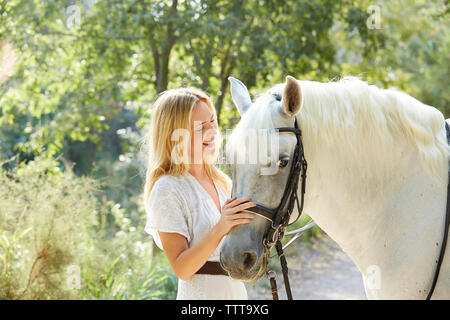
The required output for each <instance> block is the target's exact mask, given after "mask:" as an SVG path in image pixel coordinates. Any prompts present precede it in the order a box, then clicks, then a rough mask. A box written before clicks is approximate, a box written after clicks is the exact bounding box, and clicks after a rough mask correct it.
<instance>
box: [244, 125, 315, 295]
mask: <svg viewBox="0 0 450 320" xmlns="http://www.w3.org/2000/svg"><path fill="white" fill-rule="evenodd" d="M275 130H276V131H277V132H292V133H294V134H295V136H296V138H297V143H296V145H295V149H294V155H293V157H292V163H291V167H290V170H289V176H288V179H287V182H286V187H285V189H284V193H283V196H282V198H281V201H280V204H279V205H278V207H277V208H276V209H270V208H267V207H265V206H262V205H259V204H256V206H254V207H251V208H248V209H246V211H251V212H252V213H254V214H257V215H259V216H261V217H263V218H265V219H267V220H269V221H270V223H271V225H270V228H269V229H268V230H267V232H266V234H265V235H264V237H263V246H264V261H263V268H264V274H265V275H266V276H268V277H269V278H270V283H271V286H272V294H273V298H274V300H278V293H277V289H276V281H275V273H274V272H273V271H267V264H268V260H269V253H270V249H271V248H272V247H273V246H274V245H275V248H276V250H277V253H278V256H279V258H280V263H281V267H282V272H283V277H284V283H285V287H286V294H287V297H288V299H289V300H292V293H291V288H290V285H289V278H288V268H287V263H286V258H285V256H284V253H283V246H282V245H281V239H282V238H283V237H284V232H285V229H286V227H287V226H288V224H289V220H290V217H291V214H292V211H293V209H294V205H295V203H296V204H297V209H298V217H297V218H296V220H297V219H298V218H299V217H300V215H301V214H302V211H303V202H304V195H305V187H306V170H307V167H308V163H307V162H306V159H305V154H304V150H303V142H302V132H301V130H300V129H299V128H298V124H297V118H296V117H294V127H279V128H275ZM300 174H301V178H302V185H301V196H300V201H299V199H298V196H297V189H298V180H299V176H300ZM294 222H295V221H294Z"/></svg>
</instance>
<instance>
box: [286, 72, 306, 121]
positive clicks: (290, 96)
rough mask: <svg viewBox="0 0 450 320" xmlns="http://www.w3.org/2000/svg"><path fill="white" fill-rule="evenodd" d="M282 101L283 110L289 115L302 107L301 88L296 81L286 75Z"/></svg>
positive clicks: (292, 114)
mask: <svg viewBox="0 0 450 320" xmlns="http://www.w3.org/2000/svg"><path fill="white" fill-rule="evenodd" d="M282 103H283V109H284V112H286V113H287V114H288V115H290V116H294V115H295V114H297V112H299V111H300V108H301V107H302V104H303V96H302V89H301V88H300V84H299V83H298V81H297V80H296V79H295V78H293V77H291V76H287V77H286V85H285V87H284V92H283V100H282Z"/></svg>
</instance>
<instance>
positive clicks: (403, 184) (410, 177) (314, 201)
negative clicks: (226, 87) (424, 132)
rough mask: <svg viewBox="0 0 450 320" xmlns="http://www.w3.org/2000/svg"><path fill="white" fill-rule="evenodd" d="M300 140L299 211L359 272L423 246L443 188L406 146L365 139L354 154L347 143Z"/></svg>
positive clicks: (432, 234) (437, 214)
mask: <svg viewBox="0 0 450 320" xmlns="http://www.w3.org/2000/svg"><path fill="white" fill-rule="evenodd" d="M350 140H351V139H350ZM303 143H304V148H305V157H306V159H307V161H308V178H307V185H306V195H305V209H304V210H305V212H306V213H307V214H308V215H310V216H311V217H312V218H313V219H314V221H316V222H317V224H318V225H319V226H320V227H321V228H322V229H323V230H324V231H325V232H326V233H327V234H328V235H330V237H331V238H333V239H334V240H335V241H336V242H337V243H338V244H339V245H340V246H341V247H342V248H343V250H344V251H345V252H346V253H347V254H348V255H349V256H350V257H351V258H352V260H353V261H354V262H355V263H356V264H357V266H358V267H359V269H360V270H361V272H363V273H364V272H365V270H366V268H367V267H369V266H371V265H377V266H379V267H386V265H389V263H390V262H389V259H396V258H399V259H401V256H402V255H404V256H408V254H409V252H407V251H411V250H412V251H414V250H421V249H423V248H421V246H423V241H422V240H421V239H422V238H427V237H428V238H433V239H434V237H435V236H436V234H437V233H436V227H435V226H436V225H439V224H438V223H439V221H440V220H439V219H440V218H441V217H440V215H441V214H442V211H444V210H445V197H446V194H445V190H443V189H442V186H440V185H438V184H437V183H436V182H433V180H432V179H431V178H430V177H429V176H428V175H427V174H426V173H425V172H424V171H423V169H422V168H421V166H420V164H419V160H418V158H417V155H416V154H415V152H414V150H412V149H411V148H410V147H408V146H405V145H402V144H398V145H395V142H394V141H391V142H390V145H389V144H388V145H387V146H386V149H385V150H380V149H377V147H374V146H373V145H372V144H371V143H370V142H368V143H367V147H366V148H361V150H359V151H358V153H357V154H358V156H357V157H355V153H351V155H349V154H348V153H347V152H346V149H348V148H351V147H353V146H352V145H350V144H349V145H339V144H336V143H330V144H326V143H323V144H321V145H316V144H314V145H313V144H311V143H310V142H309V141H308V136H307V134H305V133H304V142H303ZM349 143H351V141H349ZM380 152H382V154H380ZM446 170H447V169H446V168H445V167H443V168H442V174H446ZM433 228H434V229H433ZM421 241H422V242H421ZM414 246H415V247H414ZM430 254H431V256H432V255H433V254H434V253H433V252H431V253H430ZM427 258H429V257H426V259H427Z"/></svg>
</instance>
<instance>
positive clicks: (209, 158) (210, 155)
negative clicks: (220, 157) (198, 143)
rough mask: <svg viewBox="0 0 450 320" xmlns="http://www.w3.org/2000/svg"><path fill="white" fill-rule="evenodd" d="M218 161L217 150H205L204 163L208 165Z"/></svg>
mask: <svg viewBox="0 0 450 320" xmlns="http://www.w3.org/2000/svg"><path fill="white" fill-rule="evenodd" d="M215 159H216V150H215V149H213V148H208V147H206V148H204V149H203V161H204V162H206V163H214V162H215Z"/></svg>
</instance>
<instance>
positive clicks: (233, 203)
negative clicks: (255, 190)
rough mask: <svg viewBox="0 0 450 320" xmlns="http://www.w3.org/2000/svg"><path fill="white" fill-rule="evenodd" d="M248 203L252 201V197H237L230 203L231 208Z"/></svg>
mask: <svg viewBox="0 0 450 320" xmlns="http://www.w3.org/2000/svg"><path fill="white" fill-rule="evenodd" d="M248 201H250V197H245V198H236V197H235V200H233V201H231V202H230V206H231V207H235V206H237V205H239V204H241V203H243V202H248Z"/></svg>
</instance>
